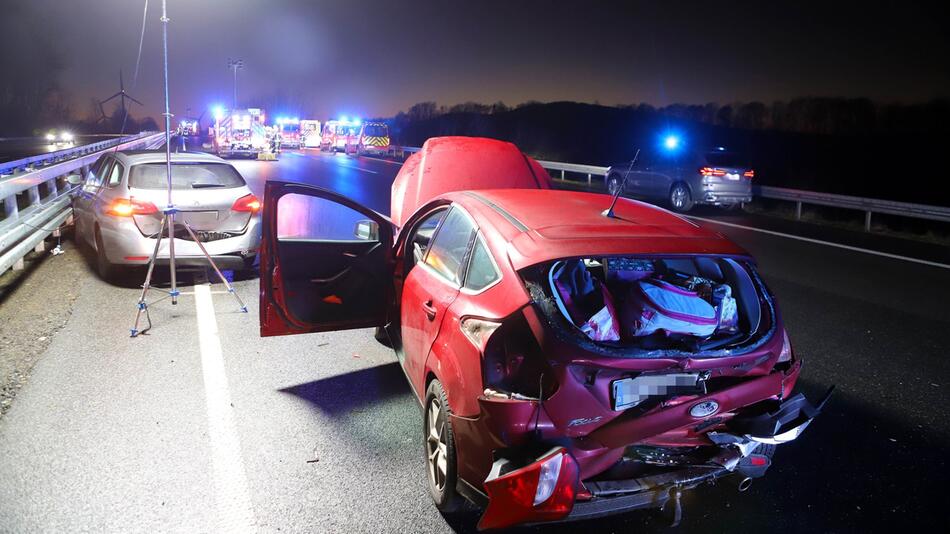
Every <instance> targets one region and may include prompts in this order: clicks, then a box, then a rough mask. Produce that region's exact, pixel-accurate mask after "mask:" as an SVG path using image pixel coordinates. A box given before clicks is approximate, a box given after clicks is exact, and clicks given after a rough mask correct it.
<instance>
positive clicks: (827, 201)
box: [752, 185, 950, 232]
mask: <svg viewBox="0 0 950 534" xmlns="http://www.w3.org/2000/svg"><path fill="white" fill-rule="evenodd" d="M752 190H753V193H754V194H755V195H756V196H759V197H762V198H771V199H776V200H787V201H789V202H794V203H795V218H796V219H801V218H802V204H815V205H818V206H829V207H832V208H845V209H853V210H858V211H863V212H864V230H865V231H866V232H870V231H871V214H872V213H884V214H888V215H900V216H902V217H913V218H916V219H927V220H931V221H943V222H950V208H947V207H943V206H931V205H928V204H912V203H910V202H897V201H894V200H882V199H878V198H864V197H853V196H850V195H837V194H834V193H821V192H818V191H802V190H799V189H787V188H784V187H769V186H763V185H760V186H755V187H753V188H752Z"/></svg>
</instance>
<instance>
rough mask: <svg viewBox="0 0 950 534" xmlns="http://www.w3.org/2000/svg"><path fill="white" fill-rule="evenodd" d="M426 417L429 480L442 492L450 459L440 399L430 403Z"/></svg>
mask: <svg viewBox="0 0 950 534" xmlns="http://www.w3.org/2000/svg"><path fill="white" fill-rule="evenodd" d="M426 411H427V415H426V457H427V458H428V464H429V478H430V479H431V481H432V483H433V485H434V486H435V488H437V489H438V490H439V491H440V492H442V491H444V490H445V481H446V478H447V476H448V457H447V449H448V444H447V443H446V436H445V421H443V420H442V419H441V414H442V405H441V403H440V402H439V400H438V399H435V398H434V399H432V400H431V401H429V408H428V410H426Z"/></svg>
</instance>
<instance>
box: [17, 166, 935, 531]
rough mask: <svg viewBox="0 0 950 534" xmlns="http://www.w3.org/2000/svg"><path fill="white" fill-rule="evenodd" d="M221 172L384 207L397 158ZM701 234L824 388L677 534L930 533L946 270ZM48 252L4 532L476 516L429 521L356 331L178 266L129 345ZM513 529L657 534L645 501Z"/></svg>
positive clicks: (126, 296) (407, 424) (387, 389)
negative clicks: (146, 327) (609, 514)
mask: <svg viewBox="0 0 950 534" xmlns="http://www.w3.org/2000/svg"><path fill="white" fill-rule="evenodd" d="M235 165H236V166H237V167H238V168H239V170H240V171H241V172H242V173H243V174H244V175H245V177H246V178H247V180H248V182H249V183H250V185H251V188H252V189H253V190H254V191H255V192H256V193H261V192H262V190H263V184H264V183H265V181H266V180H275V179H280V180H287V181H300V182H306V183H311V184H316V185H320V186H324V187H328V188H331V189H334V190H336V191H339V192H341V193H343V194H345V195H348V196H351V197H352V198H354V199H356V200H358V201H360V202H362V203H364V204H366V205H368V206H370V207H372V208H374V209H377V210H379V211H381V212H383V213H386V212H388V206H389V185H390V183H391V181H392V178H393V176H394V175H395V173H396V171H397V170H398V168H399V167H398V165H397V164H393V163H389V162H384V161H379V160H372V159H367V158H354V157H348V156H342V155H329V154H322V153H319V152H315V151H306V152H303V153H293V152H286V153H285V154H284V155H283V156H282V158H281V159H280V161H278V162H256V161H240V160H238V161H235ZM703 215H704V217H713V218H715V219H717V220H721V221H725V222H730V223H733V224H741V225H743V226H747V225H750V224H753V223H754V220H752V219H749V218H747V217H744V216H742V215H738V216H735V215H729V216H722V215H721V214H718V213H715V212H703ZM703 224H714V223H703ZM717 230H719V231H721V232H723V233H725V234H727V235H729V236H730V237H732V238H733V239H734V240H736V241H737V242H739V243H740V244H741V245H742V246H744V247H745V248H746V249H748V250H749V251H750V252H752V253H753V254H754V255H755V256H756V257H757V259H758V261H759V264H760V269H761V272H762V273H763V275H764V277H765V279H766V280H767V282H768V284H769V285H770V287H771V289H772V291H773V292H774V293H775V294H776V295H777V298H778V301H779V304H780V306H781V308H782V311H783V313H784V317H785V322H786V325H787V327H788V330H789V332H790V335H791V337H792V340H793V343H794V345H795V347H796V349H797V351H798V353H799V354H800V355H802V356H804V357H805V359H806V364H805V368H804V371H803V375H802V378H801V379H800V381H799V384H800V385H799V388H800V389H801V390H803V391H804V392H805V393H806V394H810V395H818V394H820V393H821V392H823V391H824V390H825V389H826V388H827V387H828V386H829V385H831V384H836V385H837V387H838V391H837V393H836V394H835V396H834V397H833V399H832V401H831V402H830V404H829V405H828V407H827V409H826V412H825V413H824V414H823V415H822V416H821V417H820V418H819V419H818V420H816V422H815V423H814V424H813V425H811V427H810V428H809V429H808V430H807V431H806V432H805V434H804V435H803V436H802V437H801V438H800V439H799V440H797V441H796V442H793V443H791V444H788V445H785V446H782V447H780V449H779V452H778V453H777V456H776V463H775V465H774V466H773V467H772V468H771V469H770V471H769V473H768V475H767V476H766V477H765V478H764V479H760V480H757V481H756V482H755V484H753V486H752V487H751V489H750V490H748V491H747V492H745V493H741V494H740V493H738V492H737V491H736V488H735V486H734V485H733V483H732V482H731V481H723V482H721V483H720V484H719V485H717V486H714V487H710V486H706V487H702V488H699V489H697V490H696V491H694V492H692V493H691V494H689V495H688V496H686V497H684V507H685V517H684V520H683V524H682V525H681V526H680V527H679V528H678V529H677V530H676V531H679V532H684V533H686V532H690V533H691V532H702V533H708V532H734V531H746V532H762V531H770V532H868V531H884V530H893V529H895V528H927V529H928V530H937V529H940V530H944V531H945V530H947V527H948V526H950V522H948V519H947V516H946V515H945V512H944V510H943V509H942V507H943V505H944V503H945V502H946V499H945V497H943V489H942V486H943V483H944V482H945V481H946V478H947V476H946V473H947V472H948V469H947V461H946V456H947V452H948V450H947V449H948V437H950V417H948V416H950V413H948V412H950V410H948V405H950V394H948V391H950V380H948V378H947V377H948V376H950V362H948V354H947V352H948V350H947V349H948V346H950V344H948V342H947V340H946V335H947V333H948V332H950V313H947V302H950V270H948V269H945V268H941V267H938V266H931V265H922V264H918V263H913V262H909V261H904V260H900V259H895V258H889V257H881V256H875V255H870V254H866V253H862V252H858V251H854V250H848V249H842V248H836V247H831V246H827V245H823V244H819V243H814V242H808V241H800V240H795V239H791V238H787V237H782V236H777V235H774V234H769V233H763V232H759V231H753V230H746V229H742V228H738V227H734V226H723V225H717ZM788 230H789V231H791V232H795V231H796V229H795V228H790V229H788ZM800 230H801V231H802V233H809V232H810V234H809V235H810V236H811V237H814V235H813V234H815V233H818V234H821V231H820V230H816V229H814V228H804V227H802V228H800ZM818 237H820V235H819V236H818ZM70 245H71V244H70V243H68V242H67V244H66V248H67V250H68V252H67V254H78V253H77V252H76V251H75V249H74V247H72V246H70ZM57 258H58V257H57ZM55 260H56V258H53V259H52V260H48V261H47V263H48V265H45V264H44V265H42V266H41V267H40V268H39V269H37V271H36V272H35V273H33V274H32V275H35V276H44V277H46V278H44V280H48V282H47V283H49V284H56V283H57V279H58V278H60V277H61V278H62V279H63V280H76V279H78V283H77V284H75V286H74V287H73V286H71V287H72V289H73V294H74V297H75V302H74V305H73V311H72V315H71V316H70V317H69V319H68V321H67V322H66V324H65V326H63V328H62V329H61V330H59V331H58V332H57V333H56V334H55V336H53V337H52V340H51V341H50V343H49V346H48V347H47V348H46V350H45V352H43V354H42V355H41V357H40V358H39V360H38V362H37V364H36V366H35V368H34V369H33V373H32V376H31V378H30V380H29V381H28V382H27V384H26V385H25V386H24V387H23V389H22V390H21V391H20V393H19V395H18V396H17V398H16V399H15V401H14V403H13V405H12V408H11V409H10V411H9V412H8V413H7V414H6V415H5V416H4V417H3V419H0V531H3V532H33V531H57V532H59V531H96V532H104V531H110V532H111V531H123V532H145V531H168V532H178V531H181V532H185V531H187V532H209V531H247V530H251V531H268V532H276V531H278V530H280V531H292V532H453V531H455V532H470V531H473V530H474V524H475V522H476V521H477V518H478V515H477V513H476V512H470V513H467V514H463V515H462V516H460V517H458V518H453V519H452V520H451V521H447V520H446V518H444V517H442V516H441V515H440V514H439V513H438V512H437V511H436V509H435V508H434V506H433V505H432V504H431V502H430V500H429V498H428V495H427V493H426V489H425V479H424V463H423V457H422V439H421V437H422V432H421V416H420V411H419V408H418V405H417V403H416V401H415V399H414V397H412V396H411V394H410V392H409V388H408V386H407V385H406V384H405V381H404V378H403V376H402V374H401V372H400V370H399V369H398V367H397V363H396V359H395V357H394V355H393V354H392V353H391V351H389V350H388V349H386V348H385V347H383V346H381V345H379V344H377V343H376V342H375V341H374V340H373V338H372V336H371V332H369V331H365V330H357V331H350V332H341V333H326V334H311V335H305V336H294V337H284V338H267V339H262V338H260V337H259V336H258V334H257V328H258V326H257V296H256V293H257V280H256V279H254V280H243V281H238V282H237V283H236V284H235V286H236V289H237V292H238V293H239V294H240V295H241V297H242V298H243V299H244V300H245V301H246V302H247V303H248V305H249V308H250V313H249V314H242V313H239V312H238V308H237V305H236V303H235V302H234V301H233V299H232V297H231V296H230V295H228V294H226V293H225V294H220V293H217V294H214V295H213V296H212V295H209V294H208V291H207V287H208V286H206V285H203V284H202V282H203V281H204V277H203V275H202V274H201V273H198V274H197V275H195V276H188V277H185V284H192V283H194V284H196V286H195V287H196V289H195V290H194V291H195V292H196V293H197V294H196V295H191V294H189V295H183V296H182V297H181V300H180V302H179V304H178V305H177V306H171V305H170V303H169V302H168V301H164V302H161V303H158V304H155V305H154V306H153V307H152V312H151V319H152V321H153V323H154V328H153V329H152V330H151V332H150V333H149V335H147V336H144V337H140V338H137V339H130V338H129V337H128V328H129V327H130V326H131V322H132V318H133V314H134V311H135V310H134V304H135V302H136V300H137V291H136V289H135V288H134V285H135V283H136V282H137V281H136V280H134V279H130V281H129V283H128V284H127V285H126V286H121V285H110V284H107V283H104V282H102V281H100V280H99V279H98V278H97V277H96V276H95V275H94V274H93V270H92V268H91V267H90V266H89V263H88V262H70V263H59V264H56V263H54V262H55ZM56 268H63V269H72V270H73V271H71V272H69V273H63V274H62V275H61V276H60V274H59V273H57V272H56V271H55V269H56ZM44 270H46V271H49V272H45V273H44ZM75 271H78V273H77V272H75ZM76 275H78V276H76ZM212 289H214V290H220V285H218V286H212ZM64 290H65V288H64ZM187 290H188V291H191V288H190V287H189V288H187ZM209 302H213V312H214V313H211V310H209V307H208V306H209ZM941 527H942V528H941ZM526 530H531V531H534V530H540V531H544V532H568V531H571V532H573V531H579V532H585V531H594V532H630V531H639V532H661V531H662V532H669V529H668V527H667V524H666V519H664V518H663V517H662V516H660V515H659V514H657V513H654V512H633V513H630V514H626V515H623V516H618V517H614V518H609V519H605V520H600V521H593V522H587V523H583V524H574V525H570V526H553V527H549V528H545V529H526Z"/></svg>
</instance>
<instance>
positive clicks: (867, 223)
mask: <svg viewBox="0 0 950 534" xmlns="http://www.w3.org/2000/svg"><path fill="white" fill-rule="evenodd" d="M864 231H865V232H870V231H871V212H870V211H866V212H864Z"/></svg>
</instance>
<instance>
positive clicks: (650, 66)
mask: <svg viewBox="0 0 950 534" xmlns="http://www.w3.org/2000/svg"><path fill="white" fill-rule="evenodd" d="M832 3H834V4H836V5H834V6H832V5H830V4H832ZM779 4H780V3H777V2H776V3H773V2H725V1H721V2H699V3H696V5H692V4H688V3H678V2H620V1H614V2H601V1H595V2H589V1H585V2H579V1H575V2H551V1H547V2H542V1H520V0H508V1H500V2H496V1H464V2H463V1H453V0H444V1H439V2H419V1H414V0H398V1H386V2H383V1H378V2H370V1H364V0H348V1H313V0H312V1H305V0H254V1H251V0H168V10H169V17H170V18H171V22H170V24H169V41H170V54H171V59H170V61H171V91H172V94H171V103H172V111H173V112H174V113H178V114H182V113H184V112H185V109H186V108H192V110H193V114H195V115H197V114H198V113H199V112H200V110H202V109H207V108H208V107H209V106H210V105H212V104H213V103H223V104H226V105H228V104H230V101H231V73H230V71H229V70H228V69H227V66H226V63H227V59H228V57H237V58H241V59H243V60H244V62H245V64H246V66H245V68H244V70H242V71H239V73H238V96H239V101H240V103H241V104H243V105H245V106H246V105H251V104H257V103H261V102H270V103H271V104H270V106H271V108H273V107H274V104H273V102H282V103H283V107H285V108H286V109H284V110H279V109H271V110H270V111H271V113H275V112H287V113H293V114H299V115H301V116H304V115H309V116H313V117H316V118H325V117H328V116H336V115H338V114H349V115H361V116H387V115H391V114H393V113H395V112H397V111H399V110H404V109H407V108H408V107H409V106H410V105H412V104H413V103H416V102H421V101H427V100H434V101H437V102H439V103H440V104H454V103H459V102H463V101H468V100H473V101H478V102H484V103H491V102H495V101H498V100H501V101H504V102H505V103H506V104H509V105H512V104H517V103H520V102H524V101H527V100H539V101H554V100H575V101H581V102H599V103H601V104H607V105H613V104H629V103H638V102H647V103H651V104H654V105H665V104H671V103H676V102H684V103H704V102H709V101H716V102H720V103H725V102H732V101H750V100H762V101H765V102H771V101H773V100H776V99H788V98H792V97H796V96H845V97H870V98H872V99H875V100H880V101H902V102H916V101H923V100H928V99H931V98H933V97H937V96H947V95H948V94H950V67H948V65H950V60H948V59H947V58H948V54H947V52H948V49H950V47H948V35H950V31H948V30H947V27H948V22H950V21H948V19H947V17H946V16H945V15H938V13H939V11H937V10H936V9H935V8H933V7H923V6H922V5H915V4H914V3H913V2H907V1H903V2H894V3H891V4H890V6H886V7H878V5H879V4H880V5H885V4H883V3H879V2H875V3H857V2H856V3H853V5H851V6H847V5H837V4H838V2H824V3H814V4H811V3H807V2H788V3H784V4H785V5H779ZM143 5H144V0H69V1H66V0H0V6H2V7H0V41H2V42H0V44H2V45H3V46H2V48H0V50H2V52H0V54H4V55H5V56H6V57H5V58H4V60H3V62H2V63H3V64H4V66H5V67H7V66H10V65H12V66H13V67H14V68H15V69H17V70H21V71H22V72H26V73H27V74H26V75H29V74H28V73H29V72H31V71H33V69H45V70H46V72H47V73H52V75H54V76H55V77H56V78H57V79H58V81H59V83H60V85H61V86H62V87H63V88H64V89H65V91H66V93H67V94H68V96H69V98H70V100H71V102H72V107H73V109H74V110H75V111H76V112H77V114H79V115H84V114H87V113H91V108H92V106H91V104H90V101H91V99H92V98H94V97H98V98H103V97H105V96H108V95H110V94H112V93H113V92H115V91H116V90H117V86H118V71H119V69H120V67H121V68H122V70H123V71H124V74H125V79H126V87H127V89H129V91H130V92H131V93H132V94H133V95H134V96H136V97H138V98H139V99H140V100H142V101H143V102H144V103H145V104H146V109H145V110H144V111H145V114H150V115H153V116H155V117H156V118H158V117H159V113H160V111H161V102H162V101H161V23H160V22H159V17H160V10H161V1H160V0H150V2H149V11H148V23H147V28H146V34H145V47H144V51H143V57H142V63H141V67H140V73H139V77H138V80H137V81H135V80H133V71H134V68H135V58H136V52H137V48H138V41H139V32H140V29H141V18H142V9H143ZM8 74H10V72H9V71H7V72H4V73H3V75H8ZM133 83H136V85H137V86H136V87H134V88H133V87H132V85H133ZM135 114H136V115H141V114H142V113H141V112H139V111H135Z"/></svg>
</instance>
